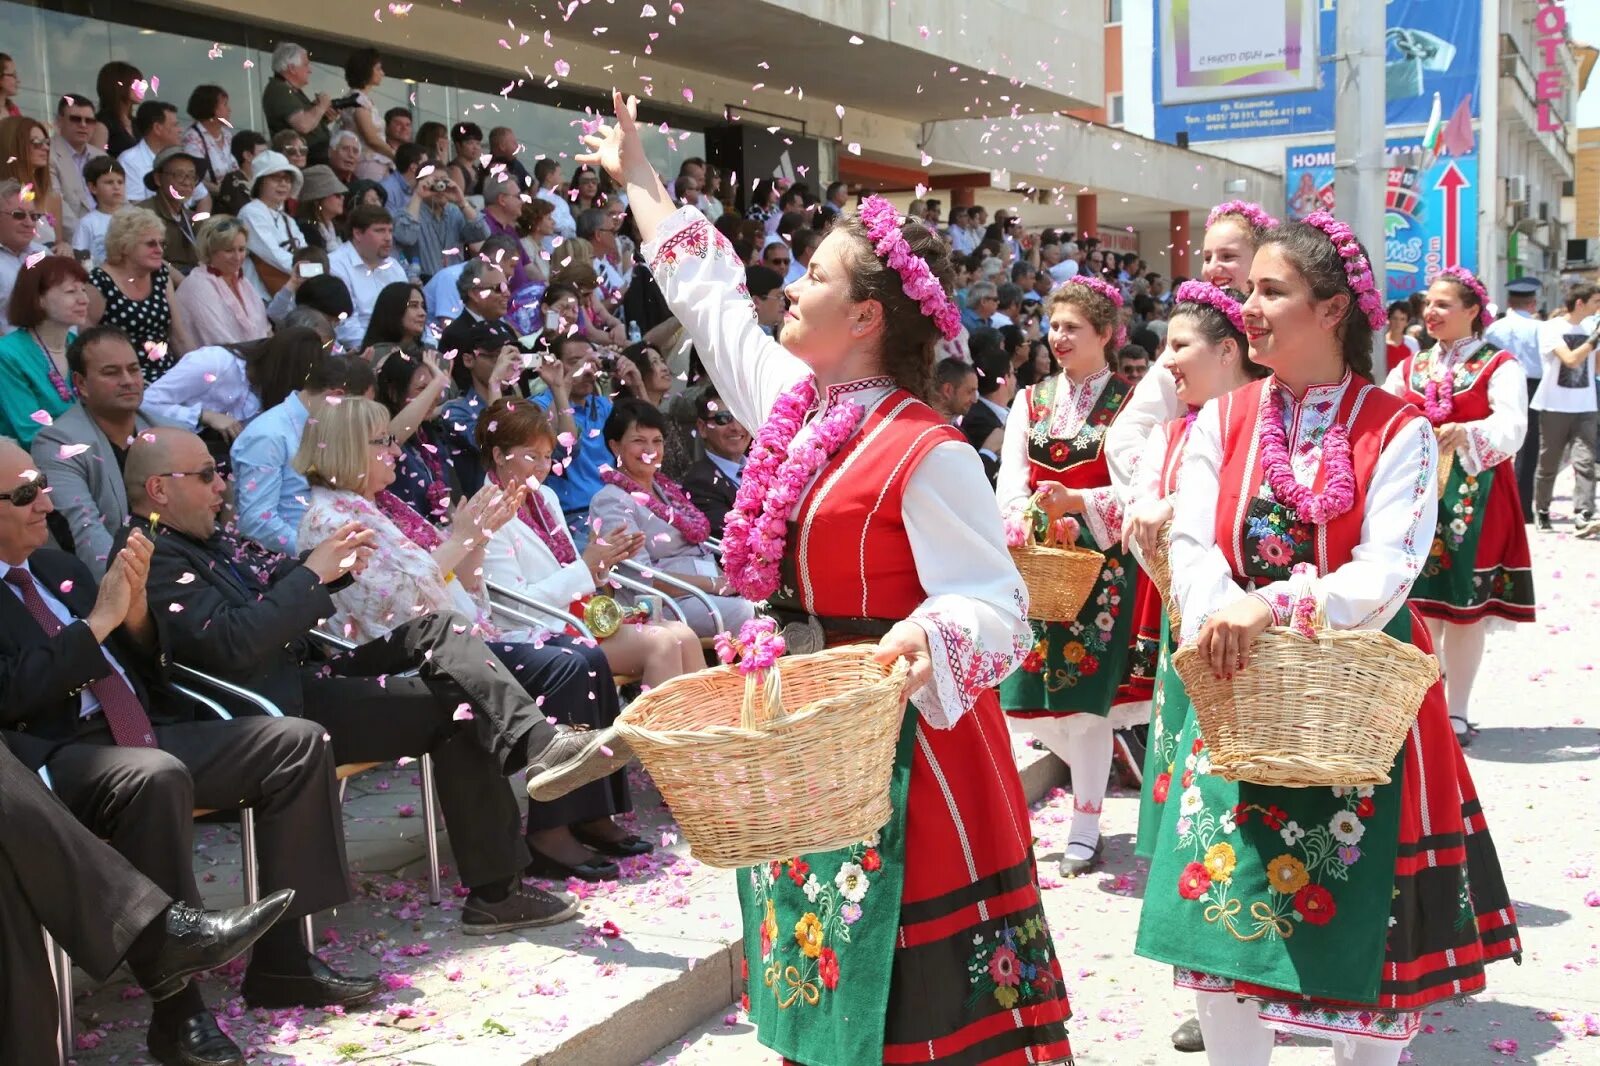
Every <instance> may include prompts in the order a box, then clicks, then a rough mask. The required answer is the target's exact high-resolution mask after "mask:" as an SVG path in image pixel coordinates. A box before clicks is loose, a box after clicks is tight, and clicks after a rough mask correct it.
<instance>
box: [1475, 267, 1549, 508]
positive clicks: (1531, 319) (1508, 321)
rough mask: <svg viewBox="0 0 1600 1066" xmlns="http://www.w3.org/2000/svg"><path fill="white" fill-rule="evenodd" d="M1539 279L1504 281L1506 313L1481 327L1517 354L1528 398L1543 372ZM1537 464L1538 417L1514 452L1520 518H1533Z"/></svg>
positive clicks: (1494, 341)
mask: <svg viewBox="0 0 1600 1066" xmlns="http://www.w3.org/2000/svg"><path fill="white" fill-rule="evenodd" d="M1538 310H1539V279H1538V278H1517V279H1515V280H1513V281H1510V282H1507V283H1506V313H1505V316H1504V317H1503V318H1501V319H1500V320H1499V321H1497V322H1495V323H1494V324H1493V325H1491V326H1490V327H1489V328H1488V329H1487V330H1485V331H1484V334H1483V339H1484V341H1485V342H1486V343H1488V344H1492V345H1494V346H1495V347H1496V348H1499V349H1501V350H1502V351H1507V352H1510V353H1511V354H1512V355H1514V356H1516V357H1517V362H1518V363H1520V364H1521V365H1522V370H1523V372H1524V373H1526V374H1527V375H1528V399H1529V400H1530V401H1531V400H1532V399H1533V394H1534V393H1535V392H1536V391H1538V388H1539V379H1540V378H1541V377H1542V376H1543V375H1544V360H1543V359H1541V358H1540V357H1539V327H1540V326H1541V325H1543V323H1542V322H1540V321H1539V317H1538ZM1538 464H1539V419H1538V417H1537V416H1535V417H1533V418H1530V419H1528V434H1527V436H1526V437H1524V438H1523V440H1522V450H1521V451H1519V452H1518V453H1517V493H1518V495H1520V496H1521V497H1522V520H1523V521H1524V522H1532V521H1533V471H1534V468H1535V467H1536V466H1538Z"/></svg>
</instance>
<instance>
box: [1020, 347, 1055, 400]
mask: <svg viewBox="0 0 1600 1066" xmlns="http://www.w3.org/2000/svg"><path fill="white" fill-rule="evenodd" d="M1060 372H1061V364H1060V363H1057V362H1056V353H1055V352H1054V350H1052V349H1051V347H1050V342H1049V341H1046V340H1036V341H1033V342H1032V343H1030V344H1029V345H1028V358H1027V359H1026V360H1025V361H1024V362H1023V363H1022V365H1021V366H1019V367H1017V374H1016V388H1017V389H1018V390H1019V391H1020V390H1021V389H1023V388H1026V387H1027V386H1029V385H1037V384H1038V383H1039V382H1041V381H1044V380H1045V379H1046V378H1049V377H1051V376H1052V375H1055V374H1059V373H1060Z"/></svg>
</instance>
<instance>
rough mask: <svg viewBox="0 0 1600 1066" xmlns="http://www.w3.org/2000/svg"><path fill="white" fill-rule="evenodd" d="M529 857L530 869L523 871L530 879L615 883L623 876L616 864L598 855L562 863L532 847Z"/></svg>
mask: <svg viewBox="0 0 1600 1066" xmlns="http://www.w3.org/2000/svg"><path fill="white" fill-rule="evenodd" d="M528 855H529V859H528V868H527V869H526V870H525V871H523V872H524V874H525V875H526V876H528V877H542V878H544V879H545V880H547V881H565V880H566V879H567V878H569V877H576V878H577V879H578V880H580V881H615V880H616V879H617V878H619V877H621V876H622V870H621V869H619V868H618V866H617V864H616V863H614V862H612V861H611V860H610V859H602V858H601V857H600V856H598V855H591V856H589V857H588V858H587V859H585V860H584V861H582V862H562V861H561V860H560V859H556V858H552V857H551V856H549V855H546V854H545V853H544V852H542V851H538V850H536V849H534V848H531V847H530V848H529V849H528Z"/></svg>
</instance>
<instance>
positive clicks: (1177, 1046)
mask: <svg viewBox="0 0 1600 1066" xmlns="http://www.w3.org/2000/svg"><path fill="white" fill-rule="evenodd" d="M1172 1049H1173V1050H1174V1051H1204V1050H1205V1049H1206V1039H1205V1037H1204V1036H1202V1035H1200V1019H1199V1018H1190V1019H1189V1020H1188V1021H1186V1022H1184V1023H1183V1024H1182V1025H1180V1026H1178V1027H1177V1028H1176V1029H1174V1030H1173V1031H1172Z"/></svg>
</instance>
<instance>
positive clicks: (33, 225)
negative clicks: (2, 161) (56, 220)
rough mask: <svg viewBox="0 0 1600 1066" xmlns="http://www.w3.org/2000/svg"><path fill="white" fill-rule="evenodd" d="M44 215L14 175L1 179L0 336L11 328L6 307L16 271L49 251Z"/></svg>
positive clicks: (15, 281) (15, 285)
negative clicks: (42, 229)
mask: <svg viewBox="0 0 1600 1066" xmlns="http://www.w3.org/2000/svg"><path fill="white" fill-rule="evenodd" d="M42 218H44V214H43V213H42V212H41V211H40V210H39V207H38V205H37V204H35V203H34V202H33V201H32V200H29V199H25V198H24V197H23V195H22V185H21V183H19V182H17V181H16V180H15V179H12V178H6V179H5V180H3V181H0V336H4V335H5V334H7V333H10V332H11V323H10V322H9V321H8V320H7V319H6V308H7V306H8V305H9V304H10V303H11V290H12V289H14V288H16V287H17V275H18V274H20V273H22V270H23V268H24V267H26V266H27V265H28V262H29V261H30V260H31V259H33V258H34V257H35V256H40V255H44V254H46V253H47V252H48V251H49V249H47V248H46V247H45V246H44V245H42V244H40V243H39V241H38V237H39V220H40V219H42Z"/></svg>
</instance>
